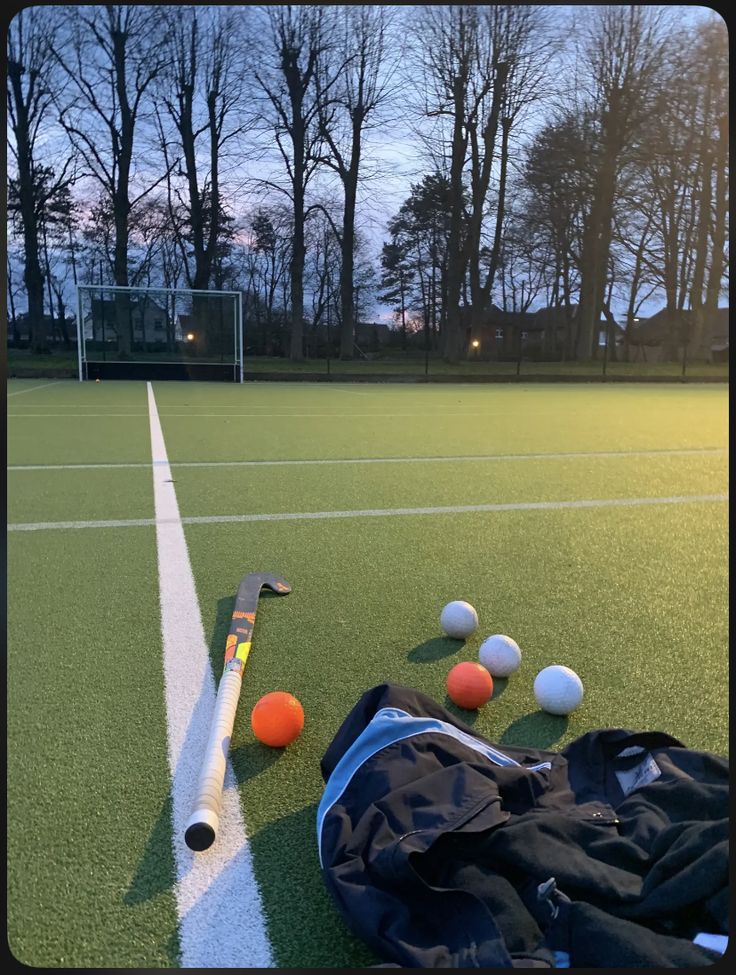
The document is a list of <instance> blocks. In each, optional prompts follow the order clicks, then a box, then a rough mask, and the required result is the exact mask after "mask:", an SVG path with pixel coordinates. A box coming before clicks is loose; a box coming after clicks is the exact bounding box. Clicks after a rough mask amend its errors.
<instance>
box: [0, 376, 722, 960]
mask: <svg viewBox="0 0 736 975" xmlns="http://www.w3.org/2000/svg"><path fill="white" fill-rule="evenodd" d="M8 393H9V396H8V413H9V417H8V465H9V472H8V522H9V527H10V533H9V536H8V545H9V555H8V570H9V571H8V578H9V587H8V611H9V622H8V725H7V726H8V905H9V908H8V936H9V943H10V947H11V949H12V951H13V953H14V954H15V956H16V958H18V959H19V960H20V961H22V962H23V963H24V964H26V965H30V966H35V967H51V968H55V967H69V968H75V967H80V968H84V967H86V968H115V967H117V968H136V967H140V968H163V967H177V966H185V967H205V966H207V967H241V968H245V967H248V966H249V965H253V967H259V966H262V965H264V964H268V965H272V966H275V967H281V968H308V967H338V966H339V967H343V966H344V967H363V966H366V965H371V964H374V963H375V962H377V961H378V959H376V958H374V957H373V956H372V954H371V953H370V952H369V951H368V950H367V949H366V948H365V947H364V946H363V945H362V944H360V943H359V942H357V941H356V939H354V938H353V936H352V935H351V933H350V932H349V930H348V928H347V927H346V925H345V924H344V922H343V921H342V919H341V917H340V916H339V914H338V913H337V911H336V909H335V907H334V906H333V904H332V902H331V900H330V899H329V897H328V895H327V893H326V891H325V888H324V884H323V881H322V878H321V876H320V872H319V866H318V860H317V849H316V838H315V812H316V808H317V804H318V802H319V800H320V797H321V794H322V788H323V783H322V780H321V777H320V773H319V761H320V758H321V756H322V755H323V754H324V751H325V749H326V748H327V746H328V745H329V743H330V741H331V740H332V737H333V736H334V734H335V732H336V730H337V728H338V727H339V725H340V723H341V722H342V720H343V718H344V717H345V716H346V714H347V712H348V711H349V710H350V708H351V707H352V706H353V704H354V703H355V702H356V700H357V699H358V697H359V696H360V695H361V694H362V693H363V692H364V691H365V690H367V689H368V688H369V687H371V686H373V685H375V684H377V683H380V682H383V681H394V682H397V683H403V684H408V685H411V686H413V687H417V688H419V689H420V690H422V691H424V692H425V693H427V694H429V695H430V696H432V697H433V698H434V699H435V700H437V701H438V702H440V703H442V704H444V705H446V706H449V707H450V708H451V709H452V710H454V713H455V714H457V715H459V716H461V717H462V718H463V720H465V721H466V722H467V723H468V724H469V725H471V726H472V727H473V728H474V729H475V730H477V731H478V732H480V733H482V734H483V735H485V736H487V737H488V738H490V739H491V740H492V741H495V742H497V743H499V744H501V745H503V744H525V745H529V746H534V747H549V748H553V749H558V748H560V747H562V746H563V745H564V744H565V743H567V742H569V741H571V740H573V739H574V738H576V737H578V736H579V735H580V734H582V733H584V732H586V731H588V730H591V729H594V728H601V727H625V728H633V729H656V730H662V731H666V732H668V733H670V734H672V735H674V736H676V737H678V738H680V739H681V740H682V741H683V742H684V743H685V744H686V745H687V746H689V747H692V748H699V749H705V750H710V751H713V752H716V753H719V754H726V753H727V750H728V642H727V641H728V634H727V620H728V617H727V598H728V569H727V554H728V553H727V537H728V510H727V508H728V506H727V503H726V501H727V492H728V449H727V448H728V426H727V407H728V391H727V389H726V388H725V387H719V386H679V385H673V386H656V387H655V386H651V387H646V386H624V385H619V386H613V385H611V386H583V385H580V386H577V385H569V386H567V385H565V386H545V385H540V384H529V385H524V384H523V383H522V384H519V385H498V386H493V385H490V386H461V385H438V386H424V385H416V386H415V385H385V386H349V385H340V384H339V383H335V384H333V385H330V386H326V385H319V384H315V385H310V384H296V383H288V384H286V383H285V384H246V385H244V386H241V387H238V386H226V385H217V384H194V383H192V384H188V383H154V384H153V386H152V393H153V397H154V401H155V407H156V410H157V414H158V417H159V418H160V424H161V430H162V433H163V439H164V442H165V451H166V454H167V456H168V460H169V462H170V470H171V473H170V480H171V481H173V491H174V492H175V495H176V501H177V505H178V513H176V515H175V517H174V516H170V515H167V516H166V517H167V518H168V519H169V520H168V521H167V522H166V523H167V524H174V523H176V524H178V523H179V517H180V518H181V523H182V530H183V534H184V537H185V539H186V552H185V554H184V556H181V555H172V554H171V552H172V551H174V550H173V549H172V550H166V549H162V548H161V545H162V538H164V535H161V536H160V537H157V526H156V524H155V523H154V522H155V508H154V479H155V478H158V480H156V485H157V487H156V489H155V490H156V491H157V492H162V491H163V492H166V491H168V492H169V495H168V496H169V497H170V496H171V493H170V492H171V489H172V485H170V484H168V483H166V484H165V483H164V482H168V480H169V476H168V474H166V475H165V477H164V475H163V474H161V472H162V471H163V470H164V467H163V459H162V457H160V456H155V457H154V458H153V459H154V460H155V461H156V463H155V464H154V463H152V446H151V443H152V441H151V430H152V420H151V413H150V409H149V391H148V389H147V386H146V384H145V383H123V382H120V383H114V382H104V383H102V384H87V383H84V384H80V383H76V382H72V381H62V382H54V381H52V380H46V381H44V380H14V381H11V382H10V384H9V389H8ZM156 449H158V448H156ZM161 496H162V495H161V494H160V493H159V494H157V497H159V499H160V497H161ZM170 510H171V509H169V511H170ZM159 527H160V526H159ZM167 553H168V554H167ZM190 567H191V573H192V576H193V580H194V584H195V587H196V599H193V600H192V602H195V603H196V604H197V605H196V606H193V605H190V604H189V603H185V604H183V605H180V606H179V607H178V609H177V613H179V614H182V615H183V617H184V619H185V621H186V623H187V629H186V637H185V639H184V640H183V641H182V643H181V645H180V646H177V647H175V648H174V649H175V651H176V652H175V653H174V656H173V657H171V656H170V654H171V652H172V647H171V645H170V641H169V642H168V643H167V642H166V637H167V634H170V633H171V632H173V629H174V628H175V624H176V623H177V620H176V619H173V618H172V617H171V615H170V605H169V603H167V602H166V600H163V602H162V592H163V590H162V589H161V583H162V580H164V581H167V582H168V583H175V584H177V585H178V584H179V583H181V585H182V586H184V583H185V582H186V578H187V576H186V573H187V572H188V571H189V568H190ZM255 571H271V572H275V573H278V574H280V575H283V576H284V577H285V578H286V579H287V580H288V581H289V582H290V583H291V585H292V587H293V592H292V593H291V595H289V596H288V597H287V598H285V599H278V600H276V599H269V598H264V599H262V600H261V604H260V607H259V611H258V619H257V622H256V628H255V634H254V642H253V651H252V653H251V656H250V658H249V661H248V667H247V670H246V674H245V679H244V682H243V691H242V696H241V700H240V705H239V709H238V715H237V718H236V724H235V729H234V733H233V741H232V746H231V759H232V766H233V769H234V773H235V781H236V786H235V797H236V800H237V803H236V804H237V805H239V808H240V811H241V813H242V819H243V821H244V824H245V830H246V833H247V837H248V842H247V844H245V845H244V846H243V847H239V848H238V849H237V850H236V851H235V853H233V855H232V856H230V855H229V854H228V855H227V856H225V854H224V852H223V850H224V846H223V847H218V843H219V840H218V843H216V844H215V846H214V847H213V848H212V850H211V851H208V853H207V854H199V855H197V857H198V858H199V859H196V858H192V855H191V854H187V851H186V849H185V848H184V847H183V843H182V838H181V831H180V830H179V828H178V826H177V823H179V818H178V817H179V816H180V812H179V810H180V809H181V808H187V807H188V804H189V802H190V801H191V786H188V787H185V788H183V787H182V782H185V781H186V776H185V775H184V772H183V770H184V769H185V766H186V764H187V761H188V760H189V757H190V756H191V754H192V753H193V752H196V753H197V754H201V751H202V749H203V747H204V742H203V741H202V739H201V735H199V733H198V732H196V729H197V728H199V727H200V725H199V724H198V723H197V722H198V721H199V720H200V717H201V715H200V712H201V710H202V708H204V703H203V702H205V701H206V700H208V699H209V698H208V697H207V694H208V693H209V692H210V691H211V689H212V687H213V686H214V685H213V683H212V677H211V676H210V675H209V673H208V672H206V669H205V672H204V677H202V678H200V677H198V676H197V675H198V674H199V673H200V670H198V669H197V668H198V667H199V663H200V662H201V661H199V657H198V656H197V654H198V652H199V647H200V643H198V639H199V638H198V637H197V633H198V629H197V627H198V626H199V625H200V624H199V618H200V616H201V628H202V630H203V635H202V637H201V650H202V654H203V660H204V662H205V663H207V662H208V663H209V665H210V666H211V669H212V671H213V672H214V675H215V679H216V680H219V677H220V673H221V669H222V655H223V650H224V642H225V634H226V632H227V628H228V625H229V618H230V613H231V611H232V607H233V599H234V596H235V592H236V589H237V587H238V583H239V581H240V579H241V578H242V576H243V575H245V574H247V573H249V572H255ZM181 591H184V589H182V590H181ZM451 599H467V600H469V601H470V602H471V603H472V604H473V605H474V606H475V607H476V609H477V611H478V615H479V619H480V626H479V630H478V631H477V633H476V634H474V635H473V636H472V637H471V638H469V639H468V641H466V642H465V643H462V642H461V641H457V640H451V639H449V638H443V637H442V634H441V632H440V628H439V613H440V610H441V608H442V606H443V605H444V604H445V603H446V602H448V601H449V600H451ZM162 613H163V618H162ZM162 623H163V630H164V633H163V636H162ZM491 633H507V634H509V635H510V636H512V637H514V638H515V639H516V640H517V642H518V643H519V645H520V646H521V649H522V653H523V662H522V667H521V669H520V670H519V671H518V672H517V673H516V674H515V675H514V676H513V677H511V678H510V679H509V680H508V681H505V680H498V681H497V682H496V691H495V694H494V697H493V700H492V701H491V702H490V703H489V704H488V705H486V706H485V707H484V708H482V709H481V710H480V711H478V712H464V711H461V710H459V709H457V708H454V706H453V705H450V704H449V702H448V699H447V697H446V691H445V684H444V682H445V677H446V674H447V671H448V670H449V669H450V667H451V666H452V665H453V664H455V663H457V662H458V661H460V660H472V659H477V650H478V646H479V645H480V642H481V641H482V640H483V639H484V637H486V636H488V635H489V634H491ZM190 637H191V643H190V640H189V638H190ZM177 657H178V659H177ZM551 663H562V664H566V665H568V666H570V667H572V668H573V669H574V670H576V671H577V672H578V673H579V674H580V676H581V678H582V680H583V683H584V686H585V698H584V701H583V704H582V706H581V707H580V708H579V709H578V710H577V711H575V712H574V713H573V714H571V715H570V716H569V717H568V718H555V717H552V716H549V715H545V714H543V713H542V712H540V711H539V710H538V708H537V706H536V703H535V701H534V697H533V693H532V684H533V680H534V676H535V675H536V673H537V672H538V671H539V670H540V669H541V668H542V667H544V666H546V665H548V664H551ZM177 681H178V682H179V683H177ZM207 682H209V683H207ZM279 689H280V690H286V691H289V692H291V693H293V694H295V695H296V696H297V697H298V698H299V699H300V701H301V702H302V704H303V706H304V710H305V715H306V724H305V728H304V732H303V733H302V735H301V737H300V738H299V739H298V740H297V741H296V742H295V743H294V744H293V745H292V746H290V747H289V748H287V749H285V750H273V749H268V748H266V747H265V746H263V745H261V744H259V743H258V742H257V741H256V740H255V738H254V736H253V733H252V731H251V727H250V720H249V718H250V712H251V709H252V707H253V705H254V704H255V702H256V701H257V700H258V698H259V697H260V696H261V695H262V694H265V693H266V692H268V691H271V690H279ZM190 699H192V700H194V701H195V705H194V708H193V710H187V708H188V707H189V705H188V704H187V701H189V700H190ZM177 742H178V744H177ZM197 750H198V751H197ZM187 789H188V790H189V791H187ZM223 842H224V841H223ZM187 856H189V859H187ZM218 856H219V857H221V859H220V860H218V859H217V858H218ZM206 858H209V859H206ZM207 864H210V867H208V866H207ZM208 870H209V873H208V872H207V871H208ZM223 904H225V905H227V909H226V910H225V909H222V910H220V908H221V907H222V905H223ZM218 905H219V907H218ZM208 912H209V913H208ZM228 929H230V931H232V932H234V933H233V934H232V935H230V937H232V939H233V944H234V948H233V949H232V950H233V952H234V954H233V955H227V950H228V949H226V948H225V947H223V946H224V944H225V941H226V940H227V937H228ZM264 959H266V961H265V962H264Z"/></svg>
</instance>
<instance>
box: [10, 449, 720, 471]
mask: <svg viewBox="0 0 736 975" xmlns="http://www.w3.org/2000/svg"><path fill="white" fill-rule="evenodd" d="M725 453H728V448H727V447H673V448H672V449H667V448H664V449H662V450H589V451H566V452H562V453H556V454H477V455H476V454H467V455H461V456H457V457H353V458H349V457H346V458H342V457H339V458H332V459H330V458H328V459H326V460H184V461H172V462H170V466H171V467H292V466H295V467H311V466H332V465H340V464H450V463H456V462H473V461H475V462H476V463H488V462H494V461H516V460H577V459H581V460H584V459H586V458H600V459H606V458H609V457H610V458H621V457H692V456H696V457H697V456H706V457H707V456H712V455H714V454H725ZM154 463H157V462H156V461H154ZM167 463H169V462H168V461H167ZM131 467H150V464H147V463H146V464H137V463H130V464H124V463H123V464H14V465H10V466H8V470H9V471H90V470H117V469H125V468H131Z"/></svg>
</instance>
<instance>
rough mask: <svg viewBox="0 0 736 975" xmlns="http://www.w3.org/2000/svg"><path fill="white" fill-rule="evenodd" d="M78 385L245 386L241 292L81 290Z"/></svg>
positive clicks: (91, 287) (92, 287)
mask: <svg viewBox="0 0 736 975" xmlns="http://www.w3.org/2000/svg"><path fill="white" fill-rule="evenodd" d="M77 348H78V350H79V379H80V380H85V379H102V378H107V379H206V380H225V381H229V382H242V381H243V309H242V295H241V293H240V292H239V291H193V290H189V289H185V288H174V289H170V288H123V287H113V286H111V285H98V284H80V285H79V286H78V287H77Z"/></svg>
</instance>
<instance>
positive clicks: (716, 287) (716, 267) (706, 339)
mask: <svg viewBox="0 0 736 975" xmlns="http://www.w3.org/2000/svg"><path fill="white" fill-rule="evenodd" d="M718 130H719V131H718V136H719V137H718V145H717V147H716V152H715V170H716V187H715V201H714V203H715V221H714V224H713V239H712V245H711V258H710V271H709V273H708V283H707V286H706V292H705V308H704V312H705V327H704V329H703V344H704V345H705V348H706V354H707V357H708V359H710V358H711V351H710V347H711V344H712V335H713V326H714V324H715V318H716V313H717V311H718V296H719V295H720V293H721V278H722V277H723V257H724V248H725V243H726V218H727V216H728V116H727V115H722V116H721V118H720V119H719V123H718Z"/></svg>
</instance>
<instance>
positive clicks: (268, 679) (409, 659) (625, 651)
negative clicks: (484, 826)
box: [187, 504, 728, 967]
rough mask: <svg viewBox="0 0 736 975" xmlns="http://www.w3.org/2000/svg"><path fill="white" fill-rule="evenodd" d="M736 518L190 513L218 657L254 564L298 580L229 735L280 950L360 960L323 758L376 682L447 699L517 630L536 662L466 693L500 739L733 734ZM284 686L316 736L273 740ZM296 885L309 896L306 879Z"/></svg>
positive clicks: (712, 508)
mask: <svg viewBox="0 0 736 975" xmlns="http://www.w3.org/2000/svg"><path fill="white" fill-rule="evenodd" d="M726 525H727V521H726V510H725V506H724V505H722V504H702V505H692V506H685V507H682V508H667V507H664V506H663V507H661V508H652V509H647V510H646V511H640V510H635V509H625V510H617V511H606V510H602V511H552V512H543V513H541V512H531V513H530V512H504V513H501V514H495V513H493V514H481V515H442V516H436V517H433V518H432V519H431V520H430V519H425V518H421V517H406V518H401V519H396V520H391V523H390V525H386V524H385V523H382V524H378V525H377V524H376V523H375V522H373V521H371V520H369V519H365V520H355V521H350V520H345V521H328V522H323V523H319V522H312V523H295V524H291V525H286V524H274V525H261V524H258V525H247V526H243V525H227V526H206V527H205V526H190V527H189V528H188V530H187V536H188V541H189V547H190V554H191V557H192V561H193V565H194V570H195V575H196V577H197V579H198V584H199V595H200V600H201V603H202V605H204V606H208V605H209V606H212V607H214V606H216V605H218V604H220V611H219V614H220V624H219V626H215V627H214V629H213V636H214V645H213V648H212V659H213V665H215V664H216V662H217V660H218V657H219V655H220V654H221V647H222V644H223V642H224V635H225V631H226V613H227V611H228V600H227V598H226V597H223V594H224V593H234V591H235V588H236V586H237V582H238V579H239V577H240V575H241V574H242V573H245V572H249V571H255V570H258V569H268V570H271V571H275V572H279V573H281V574H283V575H284V576H285V577H286V578H287V579H288V581H289V582H290V583H291V584H292V586H293V587H294V588H293V592H292V594H291V595H290V596H289V597H288V599H286V600H279V601H276V600H268V601H267V602H265V601H264V604H263V606H262V607H261V610H260V615H259V618H258V621H257V624H256V632H255V636H254V645H253V652H252V654H251V657H250V660H249V664H248V676H247V679H246V681H245V683H244V687H243V698H242V700H241V706H240V711H239V717H238V721H237V723H236V728H235V732H234V737H233V745H234V754H235V756H236V770H237V771H238V775H239V777H240V779H241V782H242V783H243V788H242V792H241V795H242V800H243V804H244V810H245V818H246V822H247V823H248V825H249V829H250V830H251V831H252V836H253V848H254V854H255V868H256V875H257V878H258V880H259V882H260V884H261V885H262V891H263V896H264V902H265V907H266V911H267V916H268V920H269V931H270V933H271V936H272V938H273V940H274V944H275V948H276V951H277V959H278V965H279V966H280V967H298V966H306V967H309V966H326V965H346V966H350V965H356V964H357V965H360V964H362V963H363V962H362V959H363V958H364V956H363V954H362V952H361V951H358V953H357V955H356V954H354V948H353V945H352V942H351V941H350V939H349V938H348V937H347V935H346V933H345V931H344V928H343V925H342V922H341V920H340V918H339V917H338V915H337V912H336V910H335V909H334V908H333V907H332V906H331V905H330V902H329V900H328V898H327V897H326V895H325V893H324V892H323V890H322V888H321V886H320V881H319V876H318V868H317V860H316V843H315V833H314V815H315V809H316V804H317V803H318V801H319V798H320V796H321V790H322V782H321V778H320V775H319V760H320V758H321V756H322V754H323V753H324V751H325V749H326V747H327V745H328V744H329V742H330V740H331V739H332V737H333V735H334V733H335V732H336V730H337V728H338V727H339V725H340V723H341V721H342V720H343V718H344V717H345V715H346V714H347V712H348V710H349V709H350V707H352V705H353V704H354V703H355V702H356V701H357V700H358V698H359V696H360V694H361V693H362V692H363V691H365V690H366V689H368V688H369V687H371V686H373V685H375V684H377V683H381V682H383V681H393V682H397V683H403V684H408V685H410V686H413V687H417V688H419V689H420V690H422V691H424V692H426V693H428V694H429V695H430V696H432V697H433V698H434V699H435V700H437V701H439V702H440V703H443V704H445V705H447V704H448V700H447V698H446V693H445V684H444V681H445V677H446V674H447V671H448V670H449V669H450V667H451V666H452V665H453V664H454V663H456V662H458V661H460V660H472V659H475V658H476V654H477V649H478V646H479V644H480V642H481V640H482V639H483V638H484V637H485V636H487V635H489V634H491V633H496V632H502V633H507V634H509V635H511V636H513V637H514V638H515V639H516V640H517V641H518V642H519V644H520V646H521V648H522V652H523V664H522V668H521V670H520V671H519V672H518V673H517V674H516V675H514V676H513V677H512V678H510V679H509V680H508V681H498V682H497V685H498V687H497V697H495V698H494V700H493V701H492V702H491V703H490V704H489V705H487V706H486V707H484V708H483V709H481V710H480V712H478V713H477V714H475V713H471V714H468V713H467V712H462V711H460V710H459V709H455V708H454V706H452V705H451V708H452V709H453V710H455V713H456V714H459V715H460V716H462V717H463V718H465V719H466V720H468V721H469V722H470V723H471V724H472V726H473V727H474V728H475V729H477V730H478V731H479V732H481V733H482V734H484V735H486V736H488V737H489V738H490V739H491V740H492V741H495V742H500V743H507V744H527V745H530V746H537V747H550V748H555V749H557V748H559V747H561V746H562V745H564V744H565V743H566V742H568V741H570V740H572V739H573V738H575V737H577V736H578V735H580V734H582V733H584V732H585V731H588V730H590V729H593V728H598V727H607V726H614V727H628V728H634V729H658V730H663V731H666V732H668V733H670V734H673V735H675V736H677V737H679V738H681V740H682V741H683V742H684V743H685V744H686V745H688V746H690V747H693V748H704V749H709V750H713V751H717V752H721V753H723V752H725V751H726V750H727V747H728V718H727V709H728V653H727V645H728V644H727V639H728V636H727V616H726V604H727V558H726ZM456 598H462V599H468V600H469V601H470V602H471V603H472V604H473V605H474V606H475V607H476V609H477V611H478V615H479V618H480V627H479V630H478V632H477V633H476V634H475V635H474V636H473V637H472V638H471V639H470V640H468V641H467V643H461V642H460V641H456V640H451V639H449V638H443V637H442V635H441V631H440V628H439V625H438V618H439V612H440V609H441V608H442V605H443V604H444V603H445V602H447V601H449V600H450V599H456ZM223 599H224V604H223V603H222V601H223ZM230 605H231V602H230ZM551 663H562V664H565V665H567V666H570V667H572V668H573V669H574V670H576V671H577V672H578V673H579V674H580V676H581V678H582V680H583V683H584V685H585V690H586V694H585V699H584V702H583V705H582V706H581V708H580V709H579V710H578V711H576V712H574V713H573V714H572V715H571V716H570V717H569V718H555V717H551V716H548V715H543V714H542V713H541V712H539V710H538V708H537V706H536V703H535V702H534V699H533V695H532V684H533V679H534V676H535V674H536V673H537V672H538V670H539V669H541V668H542V667H544V666H546V665H548V664H551ZM277 689H278V690H286V691H289V692H291V693H293V694H295V695H296V696H297V697H298V698H299V699H300V700H301V701H302V704H303V706H304V709H305V713H306V724H305V730H304V732H303V734H302V736H301V738H300V739H299V740H298V741H297V742H296V743H295V744H294V745H293V746H291V747H290V748H289V749H287V750H286V751H284V753H283V754H281V755H278V754H276V755H275V754H274V753H273V752H272V751H270V750H268V749H265V748H264V747H263V746H261V745H259V744H258V743H257V742H256V741H255V740H254V738H253V735H252V732H251V729H250V727H249V723H248V715H249V713H250V710H251V708H252V706H253V705H254V704H255V702H256V701H257V700H258V698H259V697H260V696H261V695H262V694H265V693H267V692H268V691H272V690H277ZM300 889H306V890H308V891H309V896H306V897H298V896H294V892H295V891H297V890H300ZM285 904H288V909H287V910H285V909H284V905H285ZM356 959H358V960H357V961H356Z"/></svg>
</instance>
